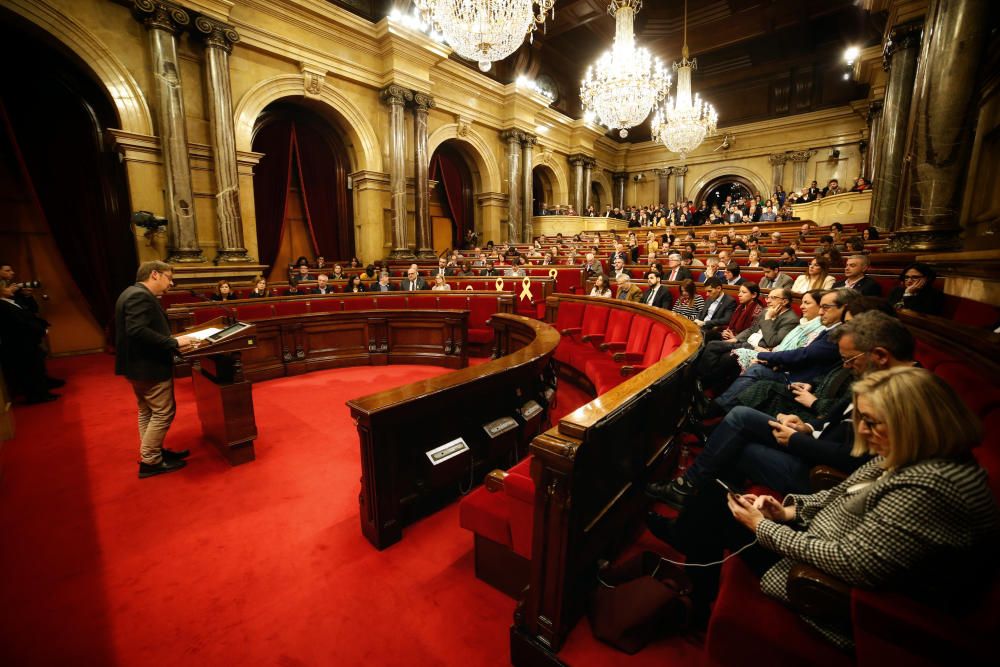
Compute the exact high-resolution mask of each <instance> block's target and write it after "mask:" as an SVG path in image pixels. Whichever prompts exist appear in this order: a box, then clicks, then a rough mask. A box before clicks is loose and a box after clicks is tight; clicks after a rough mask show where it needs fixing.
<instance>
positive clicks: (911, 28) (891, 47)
mask: <svg viewBox="0 0 1000 667" xmlns="http://www.w3.org/2000/svg"><path fill="white" fill-rule="evenodd" d="M923 32H924V22H923V20H919V21H911V22H909V23H903V24H901V25H897V26H895V27H894V28H893V29H892V30H890V31H889V38H888V39H887V40H886V42H885V46H884V47H883V48H882V69H883V70H885V71H886V72H888V71H889V68H890V67H892V56H893V54H895V53H896V52H898V51H903V50H906V49H912V48H916V47H917V46H920V38H921V36H922V35H923Z"/></svg>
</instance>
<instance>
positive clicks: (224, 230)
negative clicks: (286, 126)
mask: <svg viewBox="0 0 1000 667" xmlns="http://www.w3.org/2000/svg"><path fill="white" fill-rule="evenodd" d="M194 26H195V28H196V29H197V30H198V32H199V33H200V34H201V38H202V41H203V42H204V44H205V92H206V105H207V107H208V121H209V129H210V131H211V134H212V160H213V166H214V167H215V222H216V225H217V226H218V234H219V245H218V248H217V254H216V256H215V263H216V264H219V263H222V262H225V263H230V262H251V261H253V260H252V258H250V257H248V256H247V249H246V248H245V247H243V216H242V214H241V213H240V181H239V173H238V171H237V168H236V134H235V131H234V129H233V91H232V86H231V84H230V81H229V54H230V53H232V51H233V44H235V43H236V42H238V41H240V36H239V35H238V34H237V33H236V30H234V29H233V27H232V26H230V25H226V24H225V23H219V22H218V21H213V20H211V19H209V18H206V17H204V16H199V17H198V18H197V19H195V22H194Z"/></svg>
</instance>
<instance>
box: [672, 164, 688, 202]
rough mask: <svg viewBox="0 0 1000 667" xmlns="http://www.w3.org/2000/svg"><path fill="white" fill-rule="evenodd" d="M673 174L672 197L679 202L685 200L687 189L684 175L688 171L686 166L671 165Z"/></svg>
mask: <svg viewBox="0 0 1000 667" xmlns="http://www.w3.org/2000/svg"><path fill="white" fill-rule="evenodd" d="M671 171H673V174H674V197H675V198H676V200H677V201H679V202H686V201H687V189H686V186H685V184H684V175H685V174H687V173H688V168H687V166H680V167H673V168H672V169H671Z"/></svg>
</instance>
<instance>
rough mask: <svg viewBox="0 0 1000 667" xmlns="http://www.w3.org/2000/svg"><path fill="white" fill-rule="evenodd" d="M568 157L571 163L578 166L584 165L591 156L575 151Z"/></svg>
mask: <svg viewBox="0 0 1000 667" xmlns="http://www.w3.org/2000/svg"><path fill="white" fill-rule="evenodd" d="M566 159H567V160H569V163H570V164H571V165H573V166H574V167H576V166H583V165H584V164H586V162H587V160H589V159H590V158H589V157H588V156H586V155H584V154H583V153H574V154H573V155H570V156H568V157H567V158H566Z"/></svg>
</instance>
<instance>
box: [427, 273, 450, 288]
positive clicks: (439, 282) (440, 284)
mask: <svg viewBox="0 0 1000 667" xmlns="http://www.w3.org/2000/svg"><path fill="white" fill-rule="evenodd" d="M431 289H432V290H437V291H439V292H440V291H444V290H450V289H451V285H449V284H448V283H446V282H445V281H444V276H442V275H441V274H440V273H439V274H437V275H436V276H434V285H433V286H432V287H431Z"/></svg>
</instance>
